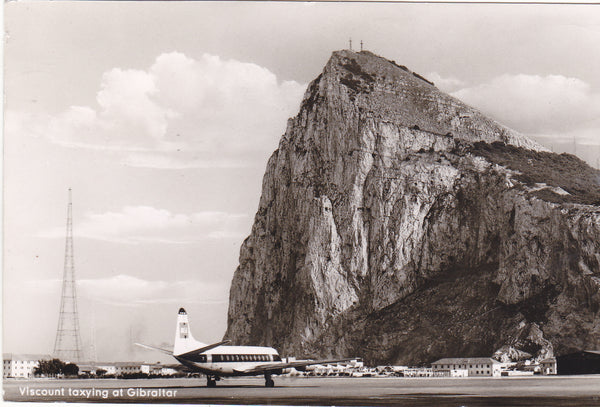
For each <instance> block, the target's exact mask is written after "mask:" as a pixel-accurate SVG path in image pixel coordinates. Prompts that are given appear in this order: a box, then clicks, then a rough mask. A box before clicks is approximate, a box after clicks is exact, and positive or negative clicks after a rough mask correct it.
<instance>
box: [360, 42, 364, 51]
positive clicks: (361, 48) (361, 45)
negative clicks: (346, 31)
mask: <svg viewBox="0 0 600 407" xmlns="http://www.w3.org/2000/svg"><path fill="white" fill-rule="evenodd" d="M360 50H361V51H362V50H363V42H362V40H360Z"/></svg>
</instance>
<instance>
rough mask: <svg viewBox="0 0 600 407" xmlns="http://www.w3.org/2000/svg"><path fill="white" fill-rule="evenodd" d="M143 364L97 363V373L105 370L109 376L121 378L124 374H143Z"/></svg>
mask: <svg viewBox="0 0 600 407" xmlns="http://www.w3.org/2000/svg"><path fill="white" fill-rule="evenodd" d="M142 365H144V363H143V362H97V363H96V371H98V370H100V369H102V370H105V371H106V373H105V374H107V375H114V376H120V375H124V374H132V373H141V372H142Z"/></svg>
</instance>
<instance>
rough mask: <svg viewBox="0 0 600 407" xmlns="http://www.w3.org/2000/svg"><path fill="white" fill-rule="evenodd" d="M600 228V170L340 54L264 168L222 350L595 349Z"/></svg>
mask: <svg viewBox="0 0 600 407" xmlns="http://www.w3.org/2000/svg"><path fill="white" fill-rule="evenodd" d="M599 225H600V173H599V172H598V171H596V170H593V169H591V168H590V167H588V166H587V165H585V164H584V163H583V162H581V161H580V160H578V159H577V158H576V157H574V156H570V155H565V154H563V155H557V154H553V153H550V152H548V151H546V150H545V149H544V148H542V147H540V146H539V145H537V144H536V143H535V142H533V141H531V140H529V139H527V138H526V137H524V136H522V135H520V134H518V133H517V132H515V131H513V130H510V129H508V128H506V127H504V126H502V125H500V124H498V123H496V122H495V121H493V120H491V119H489V118H487V117H485V116H483V115H482V114H481V113H479V112H478V111H477V110H475V109H473V108H471V107H469V106H467V105H465V104H463V103H462V102H460V101H459V100H457V99H454V98H452V97H450V96H449V95H446V94H444V93H443V92H440V91H439V90H438V89H437V88H435V86H434V85H433V84H432V83H430V82H429V81H427V80H426V79H425V78H423V77H421V76H420V75H418V74H416V73H413V72H411V71H410V70H408V69H407V68H406V67H404V66H400V65H397V64H396V63H395V62H393V61H388V60H385V59H383V58H381V57H378V56H375V55H374V54H371V53H369V52H360V53H357V52H352V51H338V52H334V53H333V55H332V57H331V59H330V60H329V62H328V63H327V65H326V66H325V68H324V70H323V72H322V73H321V75H319V77H317V78H316V79H315V80H314V81H313V82H312V83H311V84H310V85H309V87H308V90H307V92H306V95H305V97H304V100H303V102H302V105H301V108H300V112H299V113H298V115H297V116H296V117H294V118H293V119H290V120H289V122H288V127H287V130H286V132H285V134H284V135H283V137H282V139H281V141H280V143H279V148H278V149H277V150H276V151H275V152H274V153H273V155H272V156H271V158H270V160H269V162H268V164H267V169H266V172H265V175H264V179H263V185H262V196H261V199H260V203H259V208H258V211H257V213H256V216H255V220H254V225H253V227H252V232H251V234H250V236H249V237H248V238H247V239H246V240H245V241H244V243H243V245H242V247H241V250H240V264H239V267H238V269H237V270H236V272H235V274H234V278H233V281H232V285H231V291H230V304H229V317H228V329H227V332H226V334H225V337H226V338H228V339H232V340H233V341H234V342H236V343H239V344H263V345H270V346H275V347H277V348H279V349H280V351H281V352H282V353H283V354H288V355H297V356H302V355H314V356H323V357H325V356H348V355H352V356H362V357H364V358H365V360H366V361H367V362H368V363H397V364H412V363H426V362H431V361H433V360H435V359H436V358H439V357H451V356H484V355H492V354H493V353H494V351H496V350H500V352H502V350H501V348H503V347H504V349H510V348H513V349H515V350H518V351H522V352H527V353H530V354H533V355H535V356H537V357H545V356H548V355H551V354H552V353H553V352H559V353H561V352H566V351H569V350H572V349H582V348H598V347H600V314H599V308H600V307H599V306H600V226H599ZM517 354H518V353H517Z"/></svg>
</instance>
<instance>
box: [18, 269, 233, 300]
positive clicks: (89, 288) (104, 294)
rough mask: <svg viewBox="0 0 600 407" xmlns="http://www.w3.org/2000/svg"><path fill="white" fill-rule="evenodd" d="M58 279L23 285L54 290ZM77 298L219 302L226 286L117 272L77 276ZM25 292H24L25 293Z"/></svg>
mask: <svg viewBox="0 0 600 407" xmlns="http://www.w3.org/2000/svg"><path fill="white" fill-rule="evenodd" d="M59 287H60V280H56V279H47V280H32V281H27V282H25V285H24V288H25V289H26V290H29V291H32V292H37V291H41V292H49V291H52V290H54V291H56V290H58V289H59ZM77 290H78V295H79V296H80V298H82V299H85V300H91V301H97V302H100V303H105V304H111V305H121V306H143V305H146V304H155V305H156V304H181V303H186V304H220V303H224V302H226V301H227V297H228V291H229V285H228V284H227V283H215V282H206V281H199V280H180V281H164V280H146V279H143V278H139V277H135V276H131V275H127V274H118V275H115V276H111V277H106V278H96V279H78V280H77ZM29 291H28V292H29Z"/></svg>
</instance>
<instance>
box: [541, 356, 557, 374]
mask: <svg viewBox="0 0 600 407" xmlns="http://www.w3.org/2000/svg"><path fill="white" fill-rule="evenodd" d="M540 368H541V370H542V374H543V375H550V374H556V358H548V359H544V360H541V361H540Z"/></svg>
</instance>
